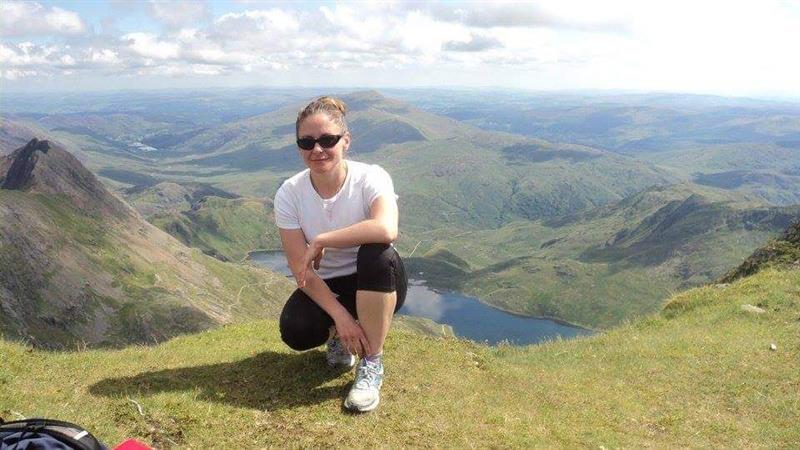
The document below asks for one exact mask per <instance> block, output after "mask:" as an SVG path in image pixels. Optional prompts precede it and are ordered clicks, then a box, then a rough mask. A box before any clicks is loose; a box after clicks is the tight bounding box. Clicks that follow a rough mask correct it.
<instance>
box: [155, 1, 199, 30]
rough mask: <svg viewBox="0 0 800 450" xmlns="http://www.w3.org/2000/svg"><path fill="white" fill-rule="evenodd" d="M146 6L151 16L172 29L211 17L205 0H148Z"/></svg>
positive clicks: (195, 23) (192, 24)
mask: <svg viewBox="0 0 800 450" xmlns="http://www.w3.org/2000/svg"><path fill="white" fill-rule="evenodd" d="M147 6H148V8H147V11H148V13H149V14H150V16H151V17H152V18H154V19H155V20H157V21H158V22H160V23H162V24H164V25H165V26H167V27H168V28H173V29H175V28H181V27H185V26H195V25H197V24H198V23H199V22H202V21H205V20H208V19H209V18H210V17H211V11H210V10H209V7H208V2H206V1H199V0H150V2H149V3H148V5H147Z"/></svg>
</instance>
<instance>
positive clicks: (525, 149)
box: [8, 90, 800, 327]
mask: <svg viewBox="0 0 800 450" xmlns="http://www.w3.org/2000/svg"><path fill="white" fill-rule="evenodd" d="M274 94H275V97H274V98H272V99H271V100H265V103H264V108H263V109H261V110H258V107H257V105H256V104H255V103H254V102H253V99H256V98H259V96H261V98H265V96H268V93H266V94H265V93H264V92H260V91H252V95H253V97H252V99H246V98H245V97H243V95H244V91H241V92H238V91H237V92H232V93H214V94H212V93H208V94H207V95H200V94H198V95H194V94H193V95H187V97H186V98H185V99H181V101H178V99H176V98H175V97H174V96H171V95H167V94H165V95H164V96H163V98H162V97H159V96H158V95H157V94H152V95H151V96H150V97H148V96H143V97H141V98H136V99H133V98H132V99H130V105H132V106H130V107H128V106H125V102H123V101H122V99H123V98H124V95H122V96H117V95H112V96H109V97H108V98H107V99H105V98H101V99H98V101H97V105H101V106H100V107H94V106H92V107H88V106H87V107H86V109H85V110H84V111H83V112H81V110H80V102H79V101H78V99H74V98H73V99H70V100H69V101H65V102H66V103H64V104H63V105H61V106H59V107H56V108H54V111H56V112H57V113H56V114H45V113H41V112H30V111H28V112H23V111H17V110H14V111H16V112H14V113H13V114H11V115H10V123H13V124H16V125H19V126H21V127H29V128H30V129H35V128H37V127H40V128H43V129H46V131H47V133H48V137H52V138H54V139H55V138H57V139H58V140H59V142H65V143H67V144H68V145H70V148H74V149H75V150H76V151H77V150H78V149H79V150H80V152H81V158H80V159H81V161H82V162H84V163H85V165H86V166H87V167H88V168H89V169H90V170H92V171H93V172H95V173H96V174H98V175H99V176H100V177H101V179H102V181H103V183H104V184H105V185H106V186H108V187H110V188H111V189H113V190H114V192H116V193H117V194H118V195H119V196H122V197H124V198H125V199H126V200H127V201H128V202H130V203H131V204H132V205H134V206H135V207H136V208H137V210H139V211H140V212H141V214H143V215H144V216H145V217H147V219H148V220H150V221H151V222H152V223H154V224H156V225H157V226H158V227H160V228H162V229H163V230H167V231H168V232H169V233H170V234H172V235H173V236H175V237H176V238H178V239H179V240H180V241H181V242H183V243H184V244H187V245H190V246H194V247H197V248H200V249H202V251H203V252H205V253H206V254H208V255H214V256H216V257H217V258H219V259H223V260H225V259H228V260H240V259H241V258H242V257H243V256H244V255H246V253H247V251H249V250H252V249H253V248H261V247H266V248H276V246H277V244H278V241H277V238H276V231H275V229H274V225H273V223H272V219H271V216H270V202H269V199H270V198H271V197H272V195H273V194H274V192H275V191H276V190H277V188H278V186H279V185H280V183H281V182H282V181H283V180H284V179H285V178H286V177H288V176H290V175H291V174H293V173H295V172H296V171H297V170H300V169H301V168H302V166H301V163H300V159H299V157H298V156H297V154H296V153H297V150H296V148H295V147H294V144H293V140H294V134H293V133H294V120H295V117H296V112H297V110H298V109H299V108H300V107H301V106H302V104H303V103H304V102H305V101H307V100H308V99H309V98H311V97H313V96H314V95H319V93H318V92H305V93H303V92H299V91H298V92H290V93H287V92H277V91H276V92H275V93H274ZM391 95H392V96H393V97H395V98H389V97H386V96H384V95H382V94H381V93H378V92H375V91H361V92H352V93H343V94H342V96H343V97H344V99H345V101H346V102H347V103H348V104H349V105H350V107H351V113H350V115H349V120H350V124H351V132H352V133H353V136H354V143H353V147H352V150H353V152H352V157H353V158H355V159H358V160H362V161H366V162H371V163H378V164H381V165H382V166H383V167H385V168H386V169H387V170H389V172H390V173H391V174H392V176H393V179H394V182H395V187H396V190H397V192H398V194H399V195H400V200H399V202H400V208H401V230H400V231H401V237H400V240H399V241H398V242H397V246H398V248H399V249H400V250H401V251H402V252H404V254H406V255H409V254H411V253H412V250H413V251H414V254H413V258H412V260H411V261H410V265H411V266H413V267H414V268H415V271H416V272H423V273H424V274H425V275H424V278H425V279H426V280H427V281H428V282H429V283H430V284H431V285H433V286H435V287H439V288H450V289H457V290H462V291H465V292H469V293H471V294H473V295H476V296H478V297H479V298H481V299H482V300H483V301H486V302H487V303H491V304H493V305H495V306H498V307H501V308H504V309H508V310H511V311H514V312H518V313H522V314H532V315H544V316H554V317H557V318H560V319H565V320H569V321H573V322H578V323H581V324H583V325H586V326H590V327H607V326H610V325H613V324H615V323H618V322H619V321H620V320H624V319H625V318H627V317H630V316H631V315H640V314H645V313H648V312H650V311H654V310H656V309H657V308H658V307H659V305H660V303H659V302H660V301H661V300H662V299H664V298H666V296H668V295H669V293H670V292H672V291H673V290H676V289H683V288H686V287H690V286H695V285H698V284H702V283H705V282H708V281H711V280H714V279H715V278H717V277H719V276H721V275H722V274H723V273H724V272H725V271H726V270H728V269H729V268H730V267H731V266H732V265H735V264H736V263H738V262H739V261H741V259H742V258H744V257H745V256H746V255H747V254H749V252H750V251H752V249H754V248H756V247H757V246H758V245H760V244H762V243H763V242H765V241H766V240H767V239H768V238H770V237H772V236H774V235H775V234H776V233H777V232H778V231H779V230H780V229H782V228H781V227H783V226H785V225H786V224H787V223H788V222H787V221H788V220H789V219H790V218H791V217H792V216H793V215H795V214H796V209H795V208H793V207H792V206H791V205H795V204H797V203H798V202H799V201H800V197H798V195H800V194H798V193H800V184H798V180H800V172H798V170H800V153H798V152H797V151H795V149H794V147H793V145H794V144H793V142H794V140H793V139H794V135H795V134H796V133H797V132H798V131H800V125H799V124H800V122H799V121H798V118H799V117H800V112H799V110H798V108H797V107H796V105H792V104H780V103H775V102H762V101H751V100H746V99H726V98H721V97H703V96H680V95H678V96H672V95H658V94H653V95H645V94H643V95H632V94H624V95H601V94H596V95H595V94H579V93H577V94H576V93H572V94H568V93H552V94H544V93H524V92H505V93H502V92H483V91H457V90H455V91H446V90H438V91H428V90H420V91H403V92H400V91H392V94H391ZM211 98H213V99H214V101H211V100H209V99H211ZM397 98H402V99H405V100H407V101H402V100H398V99H397ZM159 99H161V100H159ZM192 102H194V103H192ZM236 102H241V103H242V105H243V108H242V110H241V111H236V110H235V105H236ZM44 104H47V103H46V102H45V103H44ZM191 105H194V106H191ZM244 105H247V106H244ZM248 108H252V109H248ZM204 111H206V112H204ZM167 112H168V113H167ZM16 125H15V126H16ZM8 128H13V127H8ZM8 135H9V136H11V135H13V132H9V133H8ZM723 138H724V139H723ZM231 197H238V198H231ZM779 207H783V208H779ZM587 293H590V295H589V294H587Z"/></svg>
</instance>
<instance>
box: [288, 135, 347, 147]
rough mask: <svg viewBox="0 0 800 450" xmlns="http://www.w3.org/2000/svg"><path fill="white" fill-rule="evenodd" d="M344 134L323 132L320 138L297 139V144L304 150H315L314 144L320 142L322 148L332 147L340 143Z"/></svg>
mask: <svg viewBox="0 0 800 450" xmlns="http://www.w3.org/2000/svg"><path fill="white" fill-rule="evenodd" d="M342 136H343V135H341V134H323V135H322V136H320V137H319V139H314V138H312V137H302V138H300V139H298V140H297V146H298V147H300V148H302V149H303V150H314V145H316V144H317V142H319V146H320V147H322V148H331V147H333V146H334V145H336V144H338V143H339V139H341V138H342Z"/></svg>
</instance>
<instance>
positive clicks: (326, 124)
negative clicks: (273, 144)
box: [297, 113, 350, 173]
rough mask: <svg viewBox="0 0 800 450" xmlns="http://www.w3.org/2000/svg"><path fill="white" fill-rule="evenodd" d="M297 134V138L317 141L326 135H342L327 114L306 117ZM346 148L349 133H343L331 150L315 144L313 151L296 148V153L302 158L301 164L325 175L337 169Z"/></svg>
mask: <svg viewBox="0 0 800 450" xmlns="http://www.w3.org/2000/svg"><path fill="white" fill-rule="evenodd" d="M297 134H298V137H299V138H305V137H310V138H313V139H319V138H320V136H323V135H326V134H331V135H338V134H342V130H341V128H339V125H337V124H336V123H335V122H333V121H332V120H331V119H330V118H329V117H328V115H327V114H325V113H317V114H312V115H310V116H308V117H306V118H305V119H303V121H302V122H300V127H299V128H298V133H297ZM348 147H350V133H344V135H343V136H342V138H341V139H339V142H337V143H336V145H334V146H333V147H331V148H322V146H321V145H320V144H319V142H317V143H316V144H315V145H314V149H313V150H303V149H300V148H298V151H299V152H300V156H301V157H302V158H303V162H304V163H305V164H306V166H307V167H308V168H309V169H311V171H312V172H314V173H326V172H330V171H332V170H334V169H336V168H338V167H339V165H340V164H341V163H342V158H343V157H344V153H345V152H346V151H347V149H348Z"/></svg>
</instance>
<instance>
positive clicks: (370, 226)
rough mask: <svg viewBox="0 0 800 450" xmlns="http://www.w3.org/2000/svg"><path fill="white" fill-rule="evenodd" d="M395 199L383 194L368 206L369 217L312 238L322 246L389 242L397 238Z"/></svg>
mask: <svg viewBox="0 0 800 450" xmlns="http://www.w3.org/2000/svg"><path fill="white" fill-rule="evenodd" d="M397 216H398V213H397V200H396V199H395V198H394V196H393V195H389V194H385V195H381V196H380V197H378V198H376V199H375V200H374V201H373V202H372V204H371V205H370V207H369V218H368V219H366V220H363V221H361V222H358V223H355V224H353V225H350V226H348V227H344V228H340V229H338V230H332V231H329V232H327V233H322V234H320V235H318V236H317V237H316V239H314V240H315V241H316V244H317V245H319V246H320V247H322V248H325V247H333V248H345V247H354V246H356V245H361V244H372V243H385V244H390V243H392V242H393V241H394V240H395V239H397V220H398V219H397Z"/></svg>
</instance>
